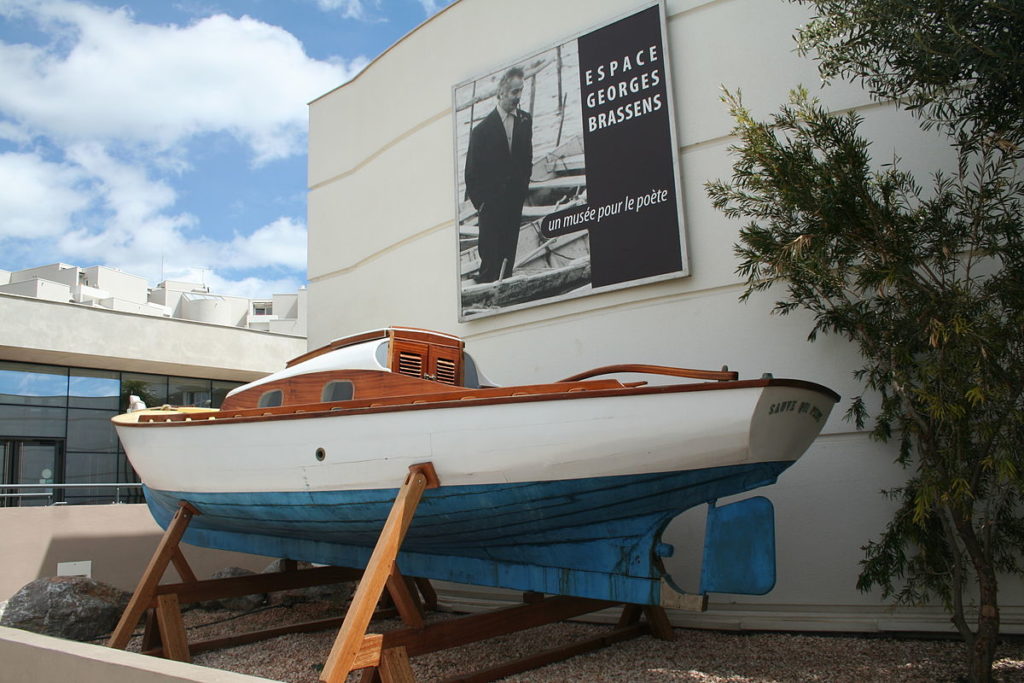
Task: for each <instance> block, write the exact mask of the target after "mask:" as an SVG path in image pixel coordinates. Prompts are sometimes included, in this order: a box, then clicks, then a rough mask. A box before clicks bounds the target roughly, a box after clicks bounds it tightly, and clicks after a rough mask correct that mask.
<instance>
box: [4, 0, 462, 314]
mask: <svg viewBox="0 0 1024 683" xmlns="http://www.w3.org/2000/svg"><path fill="white" fill-rule="evenodd" d="M449 2H450V0H90V1H88V2H85V1H79V0H0V269H3V270H8V271H15V270H21V269H24V268H32V267H35V266H42V265H47V264H51V263H58V262H63V263H68V264H71V265H76V266H82V267H89V266H95V265H105V266H111V267H115V268H120V269H121V270H124V271H126V272H129V273H133V274H136V275H141V276H143V277H145V278H146V279H147V280H148V281H149V283H150V285H151V286H155V285H156V284H158V283H159V282H160V281H162V280H165V279H166V280H185V281H189V282H201V283H204V284H206V285H208V286H209V287H210V289H211V290H212V291H213V292H215V293H219V294H232V295H236V296H244V297H249V298H264V297H269V296H270V295H271V294H275V293H288V292H295V291H296V290H298V288H299V287H300V286H302V285H304V284H305V282H306V132H307V106H306V105H307V103H308V102H309V101H311V100H313V99H315V98H316V97H319V96H320V95H322V94H324V93H326V92H328V91H330V90H333V89H334V88H336V87H338V86H339V85H342V84H343V83H345V82H346V81H348V80H349V79H351V78H352V77H353V76H355V75H356V74H358V73H359V71H360V70H361V69H362V68H363V67H364V66H365V65H366V64H367V63H369V62H370V61H371V60H372V59H374V58H375V57H376V56H377V55H379V54H380V53H381V52H383V51H384V50H386V49H387V48H388V47H389V46H391V45H392V44H394V43H395V42H396V41H397V40H398V39H400V38H401V37H402V36H403V35H405V34H406V33H408V32H409V31H410V30H412V29H413V28H415V27H416V26H417V25H419V24H420V23H421V22H423V21H424V20H426V19H427V18H428V17H430V16H431V15H433V14H434V13H436V12H437V11H438V10H440V9H441V8H443V7H444V6H445V5H447V4H449Z"/></svg>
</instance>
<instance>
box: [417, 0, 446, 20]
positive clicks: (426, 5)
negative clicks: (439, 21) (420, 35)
mask: <svg viewBox="0 0 1024 683" xmlns="http://www.w3.org/2000/svg"><path fill="white" fill-rule="evenodd" d="M420 4H421V5H423V11H424V13H426V15H427V16H428V17H429V16H433V15H434V14H435V13H436V12H437V10H439V9H441V8H442V7H444V6H445V5H447V4H448V1H447V0H442V1H441V2H438V0H420Z"/></svg>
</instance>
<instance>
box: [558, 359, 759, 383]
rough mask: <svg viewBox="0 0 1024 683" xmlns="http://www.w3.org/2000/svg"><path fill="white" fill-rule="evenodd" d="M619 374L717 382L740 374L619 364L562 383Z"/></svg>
mask: <svg viewBox="0 0 1024 683" xmlns="http://www.w3.org/2000/svg"><path fill="white" fill-rule="evenodd" d="M620 372H639V373H644V374H651V375H668V376H670V377H687V378H689V379H705V380H713V381H719V382H729V381H733V380H738V379H739V378H740V373H738V372H735V371H730V370H692V369H690V368H673V367H670V366H667V365H643V364H639V363H621V364H619V365H605V366H603V367H600V368H594V369H593V370H587V371H586V372H580V373H578V374H575V375H572V376H571V377H566V378H565V379H563V380H561V381H563V382H576V381H578V380H581V379H589V378H590V377H597V376H598V375H612V374H617V373H620Z"/></svg>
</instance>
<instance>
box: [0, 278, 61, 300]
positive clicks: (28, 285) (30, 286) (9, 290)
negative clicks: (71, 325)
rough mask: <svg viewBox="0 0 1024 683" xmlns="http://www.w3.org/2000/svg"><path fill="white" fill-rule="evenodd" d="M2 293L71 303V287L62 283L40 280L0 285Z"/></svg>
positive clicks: (34, 279)
mask: <svg viewBox="0 0 1024 683" xmlns="http://www.w3.org/2000/svg"><path fill="white" fill-rule="evenodd" d="M0 293H2V294H17V295H19V296H32V297H36V298H37V299H45V300H46V301H71V287H69V286H67V285H66V284H64V283H62V282H53V281H51V280H43V279H40V278H32V279H31V280H20V281H18V282H12V283H10V284H7V285H0Z"/></svg>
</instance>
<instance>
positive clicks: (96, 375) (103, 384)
mask: <svg viewBox="0 0 1024 683" xmlns="http://www.w3.org/2000/svg"><path fill="white" fill-rule="evenodd" d="M120 387H121V380H120V376H119V375H118V373H116V372H113V371H111V370H92V369H89V368H71V379H70V385H69V388H68V394H69V401H70V405H71V407H72V408H101V409H105V410H117V409H118V391H119V390H120Z"/></svg>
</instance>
